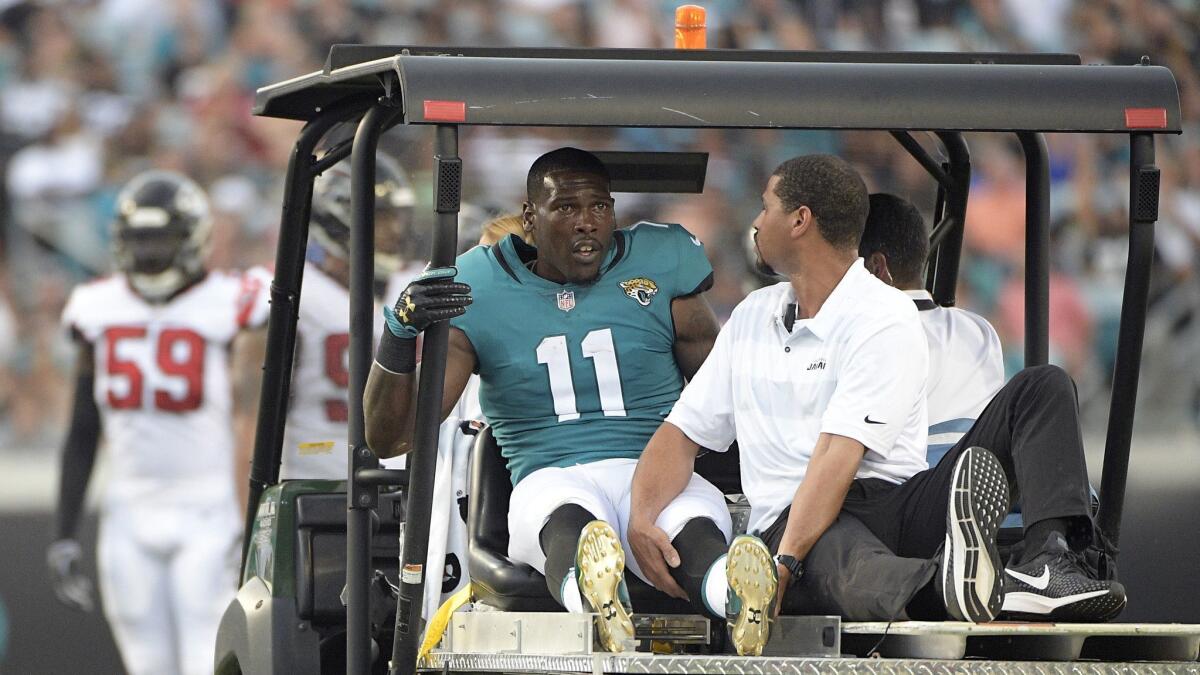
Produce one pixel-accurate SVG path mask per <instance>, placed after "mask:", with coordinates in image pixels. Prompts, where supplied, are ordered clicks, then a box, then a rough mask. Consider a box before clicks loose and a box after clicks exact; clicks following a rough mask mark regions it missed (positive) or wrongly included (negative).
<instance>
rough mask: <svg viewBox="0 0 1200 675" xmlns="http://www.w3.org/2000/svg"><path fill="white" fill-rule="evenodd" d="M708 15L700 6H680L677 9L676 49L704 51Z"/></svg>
mask: <svg viewBox="0 0 1200 675" xmlns="http://www.w3.org/2000/svg"><path fill="white" fill-rule="evenodd" d="M705 19H706V14H705V11H704V8H703V7H701V6H699V5H680V6H679V7H676V8H675V48H676V49H704V48H705V47H706V45H707V37H706V35H705V32H706V27H705Z"/></svg>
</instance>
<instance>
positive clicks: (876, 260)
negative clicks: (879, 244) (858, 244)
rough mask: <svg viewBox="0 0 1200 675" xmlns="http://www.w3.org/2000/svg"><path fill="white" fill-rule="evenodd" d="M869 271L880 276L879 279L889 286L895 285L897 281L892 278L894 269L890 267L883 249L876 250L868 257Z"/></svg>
mask: <svg viewBox="0 0 1200 675" xmlns="http://www.w3.org/2000/svg"><path fill="white" fill-rule="evenodd" d="M866 266H867V271H868V272H870V273H871V274H874V275H875V276H876V277H879V280H880V281H882V282H883V283H885V284H887V285H888V286H895V285H896V283H895V282H894V281H893V280H892V271H891V270H889V269H888V264H887V256H886V255H884V254H883V252H882V251H875V252H874V253H872V254H871V255H869V256H867V258H866Z"/></svg>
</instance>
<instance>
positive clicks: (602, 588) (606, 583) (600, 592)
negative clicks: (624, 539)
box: [575, 520, 633, 652]
mask: <svg viewBox="0 0 1200 675" xmlns="http://www.w3.org/2000/svg"><path fill="white" fill-rule="evenodd" d="M575 574H576V576H577V579H578V583H579V593H580V595H582V596H583V600H584V602H585V603H586V607H588V608H590V609H591V611H593V612H595V613H596V627H597V629H599V632H600V643H601V644H602V645H603V646H604V648H605V649H607V650H608V651H610V652H621V651H625V648H626V645H627V644H630V643H632V641H633V616H632V611H631V609H630V607H629V595H628V592H627V591H626V590H625V551H624V550H622V548H621V539H620V538H619V537H618V536H617V533H616V531H615V530H613V528H612V526H611V525H609V524H608V523H606V522H604V521H603V520H593V521H592V522H590V523H588V524H587V525H586V526H585V527H584V528H583V533H582V534H580V535H579V547H578V548H577V549H576V550H575Z"/></svg>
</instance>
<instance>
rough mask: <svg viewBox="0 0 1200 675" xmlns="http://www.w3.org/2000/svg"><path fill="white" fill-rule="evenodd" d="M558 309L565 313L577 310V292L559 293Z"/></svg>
mask: <svg viewBox="0 0 1200 675" xmlns="http://www.w3.org/2000/svg"><path fill="white" fill-rule="evenodd" d="M558 308H559V309H561V310H562V311H564V312H569V311H571V310H573V309H575V291H559V292H558Z"/></svg>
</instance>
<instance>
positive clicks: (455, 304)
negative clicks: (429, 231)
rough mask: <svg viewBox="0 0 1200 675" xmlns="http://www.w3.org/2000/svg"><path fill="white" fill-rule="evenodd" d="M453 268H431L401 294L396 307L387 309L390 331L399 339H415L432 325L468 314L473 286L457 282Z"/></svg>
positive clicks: (455, 270)
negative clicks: (466, 312)
mask: <svg viewBox="0 0 1200 675" xmlns="http://www.w3.org/2000/svg"><path fill="white" fill-rule="evenodd" d="M457 273H458V270H457V269H455V268H454V267H431V268H429V269H427V270H425V271H424V272H422V273H421V276H419V277H417V278H416V279H414V280H413V282H412V283H410V284H409V285H408V288H405V289H404V292H403V293H401V294H400V299H399V300H397V301H396V306H395V307H394V308H391V307H389V308H386V309H384V312H383V313H384V316H385V317H386V318H387V326H388V330H390V331H391V332H392V334H393V335H395V336H396V337H399V338H415V337H416V336H417V335H418V334H419V333H420V332H421V331H423V330H425V329H426V328H428V327H429V326H430V324H433V323H436V322H438V321H448V320H450V319H453V318H454V317H456V316H458V315H460V314H462V313H463V312H465V311H467V305H469V304H471V302H472V299H471V287H470V286H468V285H466V284H464V283H459V282H456V281H454V275H455V274H457Z"/></svg>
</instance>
